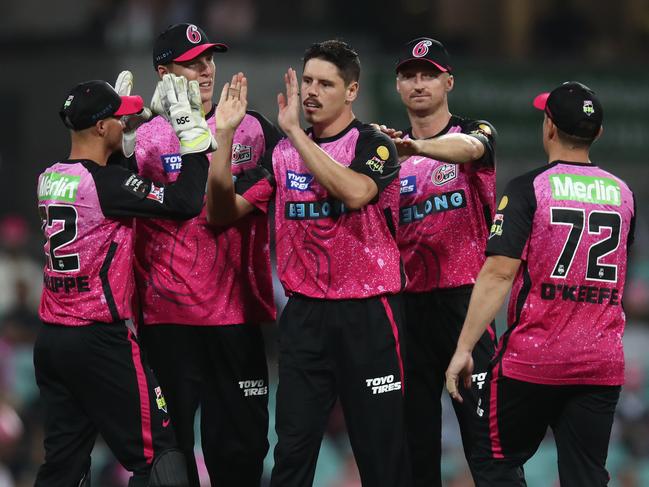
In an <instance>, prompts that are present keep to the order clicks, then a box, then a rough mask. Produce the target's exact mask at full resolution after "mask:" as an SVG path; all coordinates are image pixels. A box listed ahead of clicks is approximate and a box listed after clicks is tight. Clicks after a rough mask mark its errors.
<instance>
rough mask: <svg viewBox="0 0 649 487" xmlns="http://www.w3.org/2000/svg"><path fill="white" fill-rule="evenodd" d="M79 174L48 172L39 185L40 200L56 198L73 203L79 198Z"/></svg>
mask: <svg viewBox="0 0 649 487" xmlns="http://www.w3.org/2000/svg"><path fill="white" fill-rule="evenodd" d="M80 180H81V178H80V177H79V176H68V175H67V174H60V173H57V172H46V173H45V174H43V177H41V181H40V184H39V185H38V199H39V200H41V201H42V200H56V201H66V202H68V203H72V202H74V201H76V199H77V189H78V187H79V181H80Z"/></svg>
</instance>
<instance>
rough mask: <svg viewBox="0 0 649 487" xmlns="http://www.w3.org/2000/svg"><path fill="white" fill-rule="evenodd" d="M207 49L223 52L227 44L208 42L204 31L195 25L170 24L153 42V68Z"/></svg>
mask: <svg viewBox="0 0 649 487" xmlns="http://www.w3.org/2000/svg"><path fill="white" fill-rule="evenodd" d="M208 49H212V50H213V51H216V52H225V51H227V50H228V46H226V45H225V44H221V43H214V42H210V40H209V39H208V37H207V34H205V31H203V29H201V28H200V27H198V26H197V25H194V24H174V25H170V26H169V27H167V29H166V30H165V31H164V32H163V33H162V34H160V35H159V36H158V37H157V39H156V40H155V43H154V44H153V68H154V69H157V68H158V66H160V65H161V64H169V63H171V62H172V61H176V62H182V61H189V60H190V59H194V58H195V57H197V56H200V55H201V54H202V53H203V52H205V51H207V50H208Z"/></svg>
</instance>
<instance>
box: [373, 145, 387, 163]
mask: <svg viewBox="0 0 649 487" xmlns="http://www.w3.org/2000/svg"><path fill="white" fill-rule="evenodd" d="M376 153H377V154H378V156H379V157H380V158H381V159H383V160H384V161H387V160H388V157H390V151H389V150H388V148H387V147H386V146H384V145H380V146H378V147H377V148H376Z"/></svg>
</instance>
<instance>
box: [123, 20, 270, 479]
mask: <svg viewBox="0 0 649 487" xmlns="http://www.w3.org/2000/svg"><path fill="white" fill-rule="evenodd" d="M226 50H227V47H226V46H225V45H224V44H219V43H212V42H210V40H209V39H208V37H207V35H206V34H205V32H204V31H203V30H202V29H200V28H199V27H198V26H196V25H193V24H176V25H173V26H170V27H169V28H168V29H167V30H165V31H164V32H163V33H162V34H160V36H158V38H157V40H156V42H155V45H154V48H153V65H154V68H155V69H156V70H157V72H158V74H159V75H160V76H162V75H164V74H165V73H174V74H177V75H182V76H185V77H186V78H188V79H192V80H196V81H197V82H198V83H199V86H200V88H201V99H202V102H203V110H204V112H205V118H206V120H207V123H208V125H209V127H210V129H211V130H212V131H213V132H214V131H215V130H216V124H217V121H216V116H215V105H214V103H213V101H212V95H213V91H214V82H215V74H216V68H215V64H214V60H213V55H214V53H215V52H225V51H226ZM217 132H218V131H217ZM278 139H279V132H278V131H277V129H276V128H275V127H274V126H273V125H272V124H271V123H270V122H268V121H267V120H266V119H265V118H264V117H263V116H261V115H260V114H258V113H256V112H253V111H248V112H247V113H246V114H245V116H244V118H243V120H242V121H241V123H240V124H239V126H238V128H237V130H236V132H235V134H234V140H233V143H232V144H231V147H232V151H231V157H230V160H229V163H230V165H231V173H232V174H234V176H235V178H236V177H237V176H238V175H239V174H241V173H242V172H243V171H244V170H252V169H254V168H255V167H256V166H257V162H258V161H259V159H260V158H261V157H262V156H264V154H265V153H267V152H268V153H270V152H271V151H270V149H271V148H272V147H273V146H274V144H275V142H276V141H277V140H278ZM228 147H230V145H228ZM179 148H180V147H179V144H178V139H177V138H176V137H175V136H174V132H173V128H172V126H171V125H170V123H169V122H168V121H167V120H165V119H164V118H163V117H156V118H154V119H153V120H152V121H151V122H149V123H148V124H145V125H143V126H141V127H140V129H139V130H138V132H137V144H136V148H135V154H136V159H137V163H138V171H139V173H140V174H141V175H143V176H146V177H150V178H155V179H157V180H159V181H164V182H173V181H175V180H176V178H177V177H178V174H179V171H180V170H181V167H182V161H181V158H180V157H179ZM230 177H231V178H232V176H230ZM203 195H205V188H203ZM135 252H136V262H135V264H136V265H135V274H136V280H137V282H138V293H139V305H140V307H141V323H140V327H139V330H138V333H139V336H140V338H141V340H142V346H143V348H144V349H145V350H146V352H147V358H148V359H149V361H150V364H151V366H152V368H153V370H154V372H155V374H156V377H157V378H158V380H159V381H160V384H161V385H162V388H163V390H164V391H165V397H166V400H167V402H168V404H169V412H170V415H171V418H172V421H173V423H174V428H175V431H176V436H177V438H178V442H179V445H180V447H181V449H182V451H183V452H184V453H185V455H186V458H187V461H188V472H189V478H190V485H191V486H196V487H198V485H199V478H198V471H197V467H196V462H195V459H194V453H193V452H194V417H195V415H196V411H197V409H198V408H199V406H200V410H201V446H202V449H203V455H204V459H205V463H206V466H207V469H208V472H209V475H210V478H211V482H212V485H213V486H237V487H246V486H258V485H259V482H260V478H261V475H262V470H263V460H264V457H265V456H266V453H267V451H268V440H267V435H268V407H267V405H268V371H267V365H266V354H265V349H264V343H263V339H262V332H261V328H260V323H263V322H272V321H274V320H275V317H276V313H275V305H274V299H273V292H272V281H271V271H270V249H269V225H268V219H267V217H266V214H265V213H263V212H261V211H253V212H251V213H250V214H248V215H246V216H245V217H243V218H241V219H238V220H237V221H235V222H233V223H231V224H228V225H210V223H209V222H208V221H207V213H206V209H205V208H203V209H202V210H201V212H200V214H199V215H198V216H197V217H196V218H192V219H190V220H188V221H182V222H179V221H175V222H172V221H169V220H161V219H160V220H159V219H152V220H138V221H137V223H136V243H135Z"/></svg>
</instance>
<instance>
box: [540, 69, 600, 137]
mask: <svg viewBox="0 0 649 487" xmlns="http://www.w3.org/2000/svg"><path fill="white" fill-rule="evenodd" d="M533 104H534V108H537V109H539V110H543V111H544V112H545V114H546V115H547V116H548V117H549V118H550V120H552V122H554V124H555V125H556V126H557V127H558V128H559V129H561V131H562V132H565V133H566V134H568V135H574V136H575V137H582V138H584V139H594V138H595V137H597V134H599V129H600V127H601V126H602V121H603V119H604V110H603V108H602V104H601V103H600V101H599V99H598V98H597V96H596V95H595V92H594V91H593V90H591V89H590V88H589V87H588V86H586V85H584V84H582V83H579V82H578V81H566V82H565V83H563V84H562V85H560V86H558V87H557V88H555V89H554V90H552V91H550V92H546V93H540V94H539V95H537V96H536V98H534V102H533Z"/></svg>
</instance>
